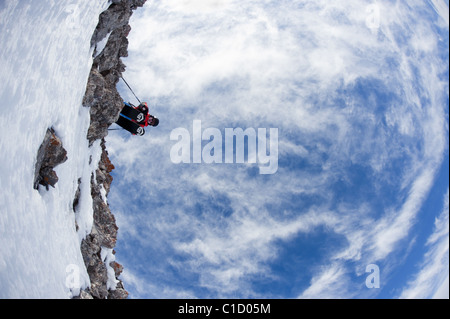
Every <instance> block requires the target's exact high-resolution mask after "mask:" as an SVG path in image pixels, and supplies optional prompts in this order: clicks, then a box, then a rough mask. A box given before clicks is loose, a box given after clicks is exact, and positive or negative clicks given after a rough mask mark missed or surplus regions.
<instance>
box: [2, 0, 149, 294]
mask: <svg viewBox="0 0 450 319" xmlns="http://www.w3.org/2000/svg"><path fill="white" fill-rule="evenodd" d="M144 3H145V0H113V1H106V0H96V1H88V0H83V1H64V2H56V3H55V2H53V1H37V2H36V1H22V0H21V1H18V0H10V1H6V2H4V1H2V2H1V3H0V30H1V33H0V39H1V43H2V48H1V50H0V65H1V67H0V72H1V73H0V74H1V76H2V79H3V82H2V83H3V84H2V86H1V88H0V101H1V111H2V112H1V115H0V127H1V139H0V147H1V150H2V152H1V155H0V178H1V182H2V192H1V195H0V243H1V246H0V247H1V248H0V287H1V289H0V298H73V297H78V296H80V294H81V297H82V298H92V297H94V298H126V297H127V295H128V293H127V292H126V291H125V290H124V289H123V285H122V283H121V281H120V280H118V279H117V277H118V275H119V274H120V272H121V270H122V267H121V266H120V265H119V264H117V263H115V257H114V250H113V249H114V247H115V244H116V240H117V229H118V227H117V226H116V224H115V218H114V216H113V215H112V214H111V211H110V210H109V205H108V202H107V194H108V192H109V186H110V184H111V181H112V177H111V176H110V175H109V173H110V172H111V170H112V169H113V168H114V166H113V165H112V163H111V162H110V161H109V158H108V153H107V151H106V147H105V141H104V137H105V136H106V135H107V133H108V127H109V125H111V124H112V123H114V122H115V120H116V119H117V117H118V114H119V112H120V108H121V105H122V100H121V98H120V95H119V94H118V93H117V91H116V89H115V84H116V83H117V81H118V80H119V76H120V74H121V72H123V71H124V70H125V66H124V65H123V63H122V61H121V60H120V57H123V56H126V55H127V46H128V41H127V39H126V37H127V35H128V33H129V31H130V26H129V25H128V21H129V18H130V16H131V14H132V11H133V10H135V9H136V8H137V7H140V6H142V5H143V4H144ZM52 152H53V153H52ZM52 156H53V158H52ZM55 157H56V158H58V157H59V162H58V163H55V162H52V161H53V159H55ZM58 164H59V165H58ZM39 184H41V185H39ZM52 186H53V187H52ZM18 192H19V194H18Z"/></svg>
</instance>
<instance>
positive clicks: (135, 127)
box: [116, 114, 145, 136]
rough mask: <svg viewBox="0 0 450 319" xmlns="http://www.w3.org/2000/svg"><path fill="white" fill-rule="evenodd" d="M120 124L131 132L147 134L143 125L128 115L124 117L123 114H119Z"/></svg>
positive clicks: (140, 134) (118, 121) (118, 122)
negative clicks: (133, 120) (128, 117)
mask: <svg viewBox="0 0 450 319" xmlns="http://www.w3.org/2000/svg"><path fill="white" fill-rule="evenodd" d="M116 123H117V124H118V125H119V126H121V127H122V128H124V129H125V130H127V131H128V132H130V133H131V134H135V135H139V136H142V135H144V134H145V130H144V128H143V127H141V126H139V124H137V123H135V122H132V121H130V120H129V119H127V118H126V117H123V116H122V114H121V115H120V116H119V119H118V120H117V122H116Z"/></svg>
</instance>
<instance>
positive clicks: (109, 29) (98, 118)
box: [79, 0, 146, 299]
mask: <svg viewBox="0 0 450 319" xmlns="http://www.w3.org/2000/svg"><path fill="white" fill-rule="evenodd" d="M145 2H146V0H113V1H112V4H111V5H110V6H109V8H108V9H107V10H106V11H104V12H103V13H102V14H101V15H100V19H99V23H98V25H97V28H96V30H95V32H94V34H93V36H92V40H91V46H92V47H94V48H95V50H94V61H93V65H92V69H91V72H90V76H89V79H88V83H87V86H86V93H85V96H84V98H83V106H84V107H89V108H90V116H91V123H90V126H89V130H88V134H87V139H88V140H89V143H90V145H93V143H94V142H95V141H97V140H101V147H102V156H101V159H100V162H99V164H98V169H97V171H96V172H95V174H93V175H92V176H91V195H92V199H93V211H94V216H93V217H94V223H93V226H92V232H91V234H89V235H88V236H87V237H86V238H85V239H84V240H83V241H82V244H81V252H82V255H83V258H84V262H85V265H86V269H87V272H88V274H89V278H90V281H91V286H90V288H89V289H88V290H86V291H82V293H81V295H80V297H79V298H81V299H90V298H99V299H105V298H108V299H125V298H127V297H128V292H127V291H126V290H125V289H124V287H123V283H122V282H121V281H120V280H119V279H118V277H119V276H120V274H121V272H122V270H123V267H122V266H121V265H120V264H118V263H116V262H115V261H114V262H111V263H109V264H105V262H106V260H102V249H105V248H106V249H113V248H114V247H115V246H116V241H117V232H118V227H117V225H116V220H115V218H114V215H113V214H112V213H111V210H110V208H109V205H108V203H107V200H106V197H107V196H108V193H109V190H110V187H111V183H112V180H113V178H112V177H111V175H110V173H111V171H112V170H113V169H114V165H113V164H112V163H111V161H110V159H109V157H108V152H107V150H106V143H105V139H104V138H105V137H106V136H107V135H108V127H109V126H110V125H111V124H112V123H114V122H116V121H117V119H118V117H119V113H120V111H121V109H122V107H123V100H122V98H121V96H120V94H119V93H118V92H117V89H116V85H117V83H118V81H119V79H120V77H121V75H122V72H124V71H125V65H124V64H123V62H122V60H121V58H122V57H126V56H128V39H127V36H128V34H129V32H130V30H131V27H130V25H129V20H130V17H131V15H132V13H133V10H135V9H136V8H138V7H142V6H143V5H144V3H145ZM105 41H106V45H104V47H101V46H100V43H103V42H105ZM113 253H114V251H113ZM108 267H110V268H112V269H113V270H114V273H115V277H116V278H115V279H116V283H117V284H116V286H115V287H113V288H111V287H110V288H109V289H108V284H107V283H108Z"/></svg>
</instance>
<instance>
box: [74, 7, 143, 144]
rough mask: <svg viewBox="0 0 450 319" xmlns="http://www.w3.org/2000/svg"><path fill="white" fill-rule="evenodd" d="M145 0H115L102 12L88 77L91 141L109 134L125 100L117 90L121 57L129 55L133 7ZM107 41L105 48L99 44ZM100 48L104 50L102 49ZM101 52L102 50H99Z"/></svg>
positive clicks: (120, 70) (87, 104) (120, 72)
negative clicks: (130, 22) (129, 35)
mask: <svg viewBox="0 0 450 319" xmlns="http://www.w3.org/2000/svg"><path fill="white" fill-rule="evenodd" d="M145 2H146V0H116V1H113V3H112V4H111V5H110V7H109V8H108V10H106V11H105V12H103V13H102V14H101V15H100V19H99V23H98V26H97V28H96V30H95V32H94V35H93V36H92V40H91V45H92V46H93V47H94V48H95V50H94V62H93V65H92V69H91V73H90V76H89V80H88V85H87V89H86V94H85V96H84V99H83V105H84V106H86V107H90V113H91V126H90V127H89V131H88V140H89V142H90V143H93V142H94V141H95V140H98V139H101V138H104V137H105V136H106V135H108V127H109V126H110V125H111V124H112V123H114V122H115V121H117V119H118V117H119V113H120V111H121V109H122V107H123V100H122V99H121V97H120V95H119V93H118V92H117V90H116V84H117V82H119V80H120V77H121V76H122V72H124V71H125V65H124V64H123V62H122V60H121V57H126V56H128V38H127V37H128V34H129V33H130V30H131V27H130V25H129V20H130V17H131V15H132V14H133V10H135V9H136V8H138V7H141V6H143V5H144V3H145ZM105 40H107V42H106V45H105V46H104V48H102V47H99V45H98V44H99V43H102V42H104V41H105ZM100 50H101V51H100ZM98 51H100V52H98Z"/></svg>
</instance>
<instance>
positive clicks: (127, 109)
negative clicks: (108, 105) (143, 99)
mask: <svg viewBox="0 0 450 319" xmlns="http://www.w3.org/2000/svg"><path fill="white" fill-rule="evenodd" d="M120 113H121V114H123V115H125V116H126V117H128V118H129V119H131V120H134V121H136V122H137V123H140V124H142V123H143V122H144V121H145V114H144V113H142V112H140V111H138V110H136V109H135V108H133V107H132V106H130V105H128V104H124V107H123V109H122V111H121V112H120Z"/></svg>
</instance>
